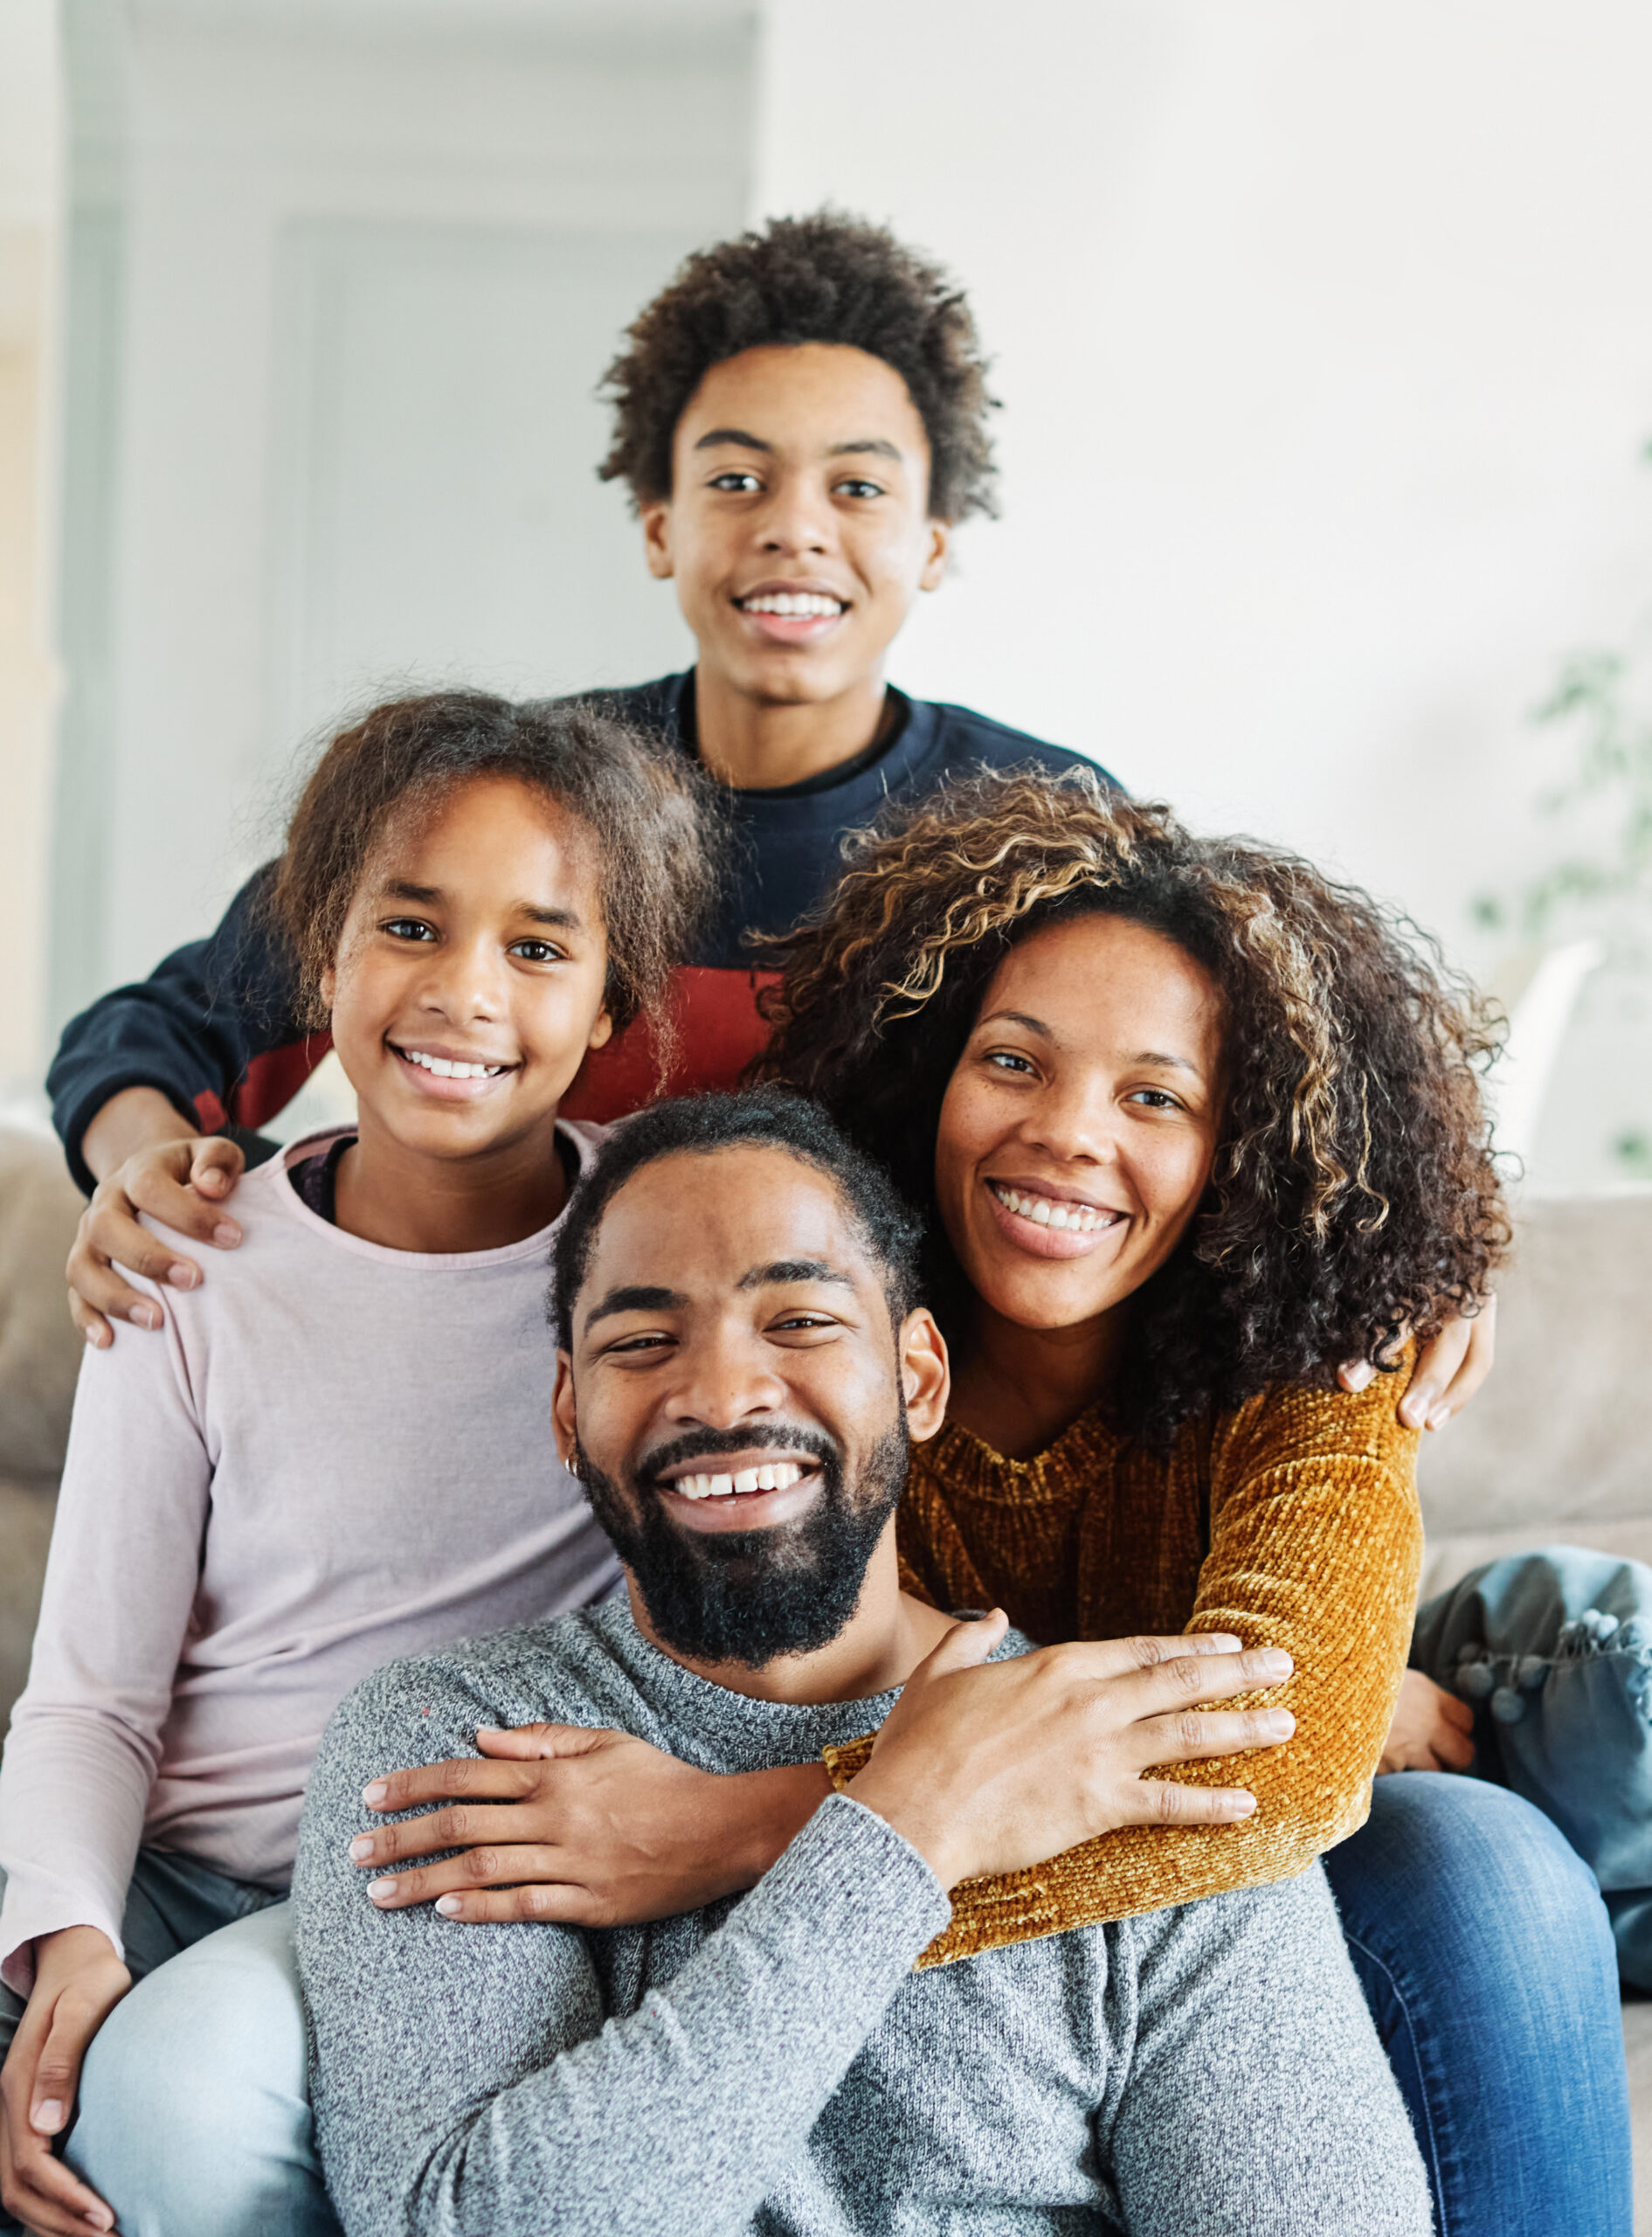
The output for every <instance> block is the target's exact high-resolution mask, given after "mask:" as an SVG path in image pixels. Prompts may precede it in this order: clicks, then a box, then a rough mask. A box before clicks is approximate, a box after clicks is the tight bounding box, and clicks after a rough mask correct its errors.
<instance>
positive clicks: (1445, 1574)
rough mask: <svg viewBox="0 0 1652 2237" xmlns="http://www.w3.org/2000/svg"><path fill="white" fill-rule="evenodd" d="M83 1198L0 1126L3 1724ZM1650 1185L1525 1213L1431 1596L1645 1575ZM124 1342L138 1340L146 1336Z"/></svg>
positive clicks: (1642, 2158)
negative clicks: (1506, 1566)
mask: <svg viewBox="0 0 1652 2237" xmlns="http://www.w3.org/2000/svg"><path fill="white" fill-rule="evenodd" d="M79 1209H80V1199H79V1194H78V1193H77V1191H76V1190H75V1189H74V1188H73V1186H72V1184H71V1183H70V1182H69V1181H68V1180H67V1178H66V1175H65V1174H64V1171H63V1167H62V1161H61V1159H60V1157H59V1154H58V1152H57V1149H56V1146H55V1145H54V1144H52V1142H51V1141H49V1140H47V1139H44V1138H42V1137H39V1136H38V1135H30V1134H25V1133H24V1132H20V1131H16V1130H13V1131H4V1130H0V1717H3V1715H5V1714H7V1713H8V1709H9V1704H10V1700H11V1699H12V1698H13V1696H14V1695H15V1693H17V1690H18V1689H19V1688H20V1686H21V1685H22V1683H23V1679H24V1672H25V1670H26V1667H27V1659H28V1638H29V1632H30V1629H31V1625H32V1624H33V1620H34V1609H35V1603H36V1601H37V1599H38V1592H39V1577H40V1569H41V1565H42V1563H43V1562H44V1559H45V1542H46V1538H47V1534H48V1532H49V1530H50V1527H51V1502H52V1486H53V1483H54V1481H55V1476H56V1472H57V1469H58V1466H59V1463H60V1460H61V1457H62V1451H63V1439H64V1437H65V1435H66V1429H67V1423H68V1412H69V1402H70V1397H71V1394H72V1391H73V1382H74V1376H75V1374H76V1371H77V1368H78V1366H79V1338H78V1337H77V1336H76V1334H75V1333H74V1331H73V1327H72V1326H71V1324H70V1322H69V1319H68V1316H67V1313H66V1310H65V1307H64V1303H63V1284H62V1267H63V1260H64V1256H65V1253H66V1250H67V1249H68V1244H69V1239H70V1236H71V1235H72V1234H73V1228H74V1222H75V1220H76V1219H77V1218H78V1217H79ZM1649 1265H1652V1189H1649V1190H1647V1191H1645V1192H1644V1193H1642V1194H1638V1195H1623V1196H1614V1197H1610V1198H1599V1199H1592V1200H1587V1201H1577V1202H1564V1201H1556V1202H1547V1203H1539V1204H1535V1205H1533V1206H1531V1207H1530V1208H1529V1209H1527V1211H1526V1212H1525V1214H1524V1216H1523V1218H1522V1221H1521V1224H1520V1236H1519V1249H1518V1255H1517V1260H1516V1263H1515V1264H1514V1266H1513V1267H1512V1268H1511V1269H1510V1271H1509V1273H1508V1275H1507V1277H1506V1278H1505V1280H1504V1282H1503V1294H1502V1301H1501V1308H1500V1314H1499V1327H1498V1333H1497V1368H1496V1374H1495V1375H1494V1376H1493V1378H1492V1381H1491V1382H1490V1384H1489V1385H1488V1387H1487V1390H1486V1393H1485V1395H1484V1396H1483V1397H1482V1398H1481V1399H1480V1401H1479V1402H1477V1403H1476V1405H1475V1406H1474V1407H1473V1409H1471V1410H1470V1411H1469V1413H1468V1414H1467V1415H1465V1416H1463V1418H1462V1420H1461V1421H1460V1422H1458V1423H1455V1424H1454V1426H1453V1427H1451V1428H1450V1429H1448V1430H1445V1431H1444V1432H1443V1433H1442V1434H1441V1436H1439V1437H1431V1438H1429V1439H1427V1442H1426V1449H1425V1452H1424V1458H1423V1469H1422V1487H1423V1506H1424V1511H1425V1513H1426V1515H1427V1525H1428V1555H1427V1569H1426V1571H1425V1576H1424V1590H1425V1592H1431V1591H1434V1590H1437V1589H1440V1588H1441V1586H1443V1585H1446V1584H1448V1583H1452V1582H1453V1581H1454V1580H1455V1578H1457V1577H1459V1576H1462V1574H1463V1573H1464V1571H1465V1570H1467V1569H1471V1568H1473V1567H1474V1566H1475V1565H1476V1563H1477V1562H1483V1561H1489V1560H1490V1559H1492V1558H1493V1557H1494V1556H1496V1555H1498V1554H1501V1553H1505V1552H1511V1551H1514V1550H1516V1549H1517V1548H1522V1547H1527V1546H1534V1545H1540V1544H1542V1543H1544V1542H1545V1541H1555V1540H1565V1541H1569V1542H1571V1543H1573V1544H1581V1545H1586V1546H1592V1547H1595V1548H1599V1549H1600V1550H1601V1551H1602V1552H1607V1553H1625V1554H1633V1555H1636V1556H1638V1557H1639V1558H1640V1559H1641V1560H1642V1561H1648V1562H1652V1373H1649V1371H1648V1364H1647V1363H1648V1361H1649V1358H1652V1278H1649V1273H1648V1271H1647V1270H1648V1268H1649ZM124 1340H126V1341H132V1342H137V1341H145V1340H147V1339H144V1338H142V1337H139V1336H137V1335H136V1334H135V1333H134V1334H132V1335H129V1336H128V1337H127V1338H125V1339H124ZM1625 2026H1626V2032H1627V2034H1628V2045H1629V2056H1630V2071H1631V2078H1632V2081H1633V2083H1634V2086H1635V2101H1636V2104H1635V2109H1636V2116H1637V2123H1636V2125H1637V2145H1638V2146H1639V2149H1638V2150H1637V2154H1636V2157H1637V2164H1638V2166H1639V2167H1640V2169H1641V2171H1642V2182H1641V2194H1640V2195H1638V2196H1637V2200H1636V2209H1637V2210H1636V2223H1635V2226H1636V2228H1637V2230H1638V2231H1641V2232H1642V2233H1643V2234H1644V2237H1652V2002H1647V2003H1636V2004H1632V2005H1628V2006H1626V2009H1625Z"/></svg>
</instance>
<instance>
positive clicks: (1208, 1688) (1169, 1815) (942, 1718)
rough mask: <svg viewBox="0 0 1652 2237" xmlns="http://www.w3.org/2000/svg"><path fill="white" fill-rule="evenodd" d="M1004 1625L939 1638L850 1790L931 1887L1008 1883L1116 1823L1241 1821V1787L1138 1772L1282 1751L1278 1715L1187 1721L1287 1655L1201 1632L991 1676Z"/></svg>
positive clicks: (1272, 1670) (1246, 1809)
mask: <svg viewBox="0 0 1652 2237" xmlns="http://www.w3.org/2000/svg"><path fill="white" fill-rule="evenodd" d="M1008 1621H1009V1619H1008V1617H1006V1615H1005V1613H1004V1611H1003V1610H1002V1609H994V1610H993V1611H992V1614H991V1615H990V1616H988V1617H985V1619H983V1620H982V1621H980V1622H978V1623H963V1624H955V1625H954V1626H953V1628H952V1630H951V1631H949V1632H948V1633H947V1635H946V1637H945V1638H944V1639H943V1640H942V1641H941V1643H940V1645H938V1646H937V1648H936V1649H935V1650H934V1652H932V1653H931V1654H930V1655H928V1656H927V1657H926V1658H925V1659H924V1660H923V1661H922V1662H921V1663H920V1664H919V1665H918V1666H917V1668H916V1670H915V1671H914V1672H913V1673H912V1675H911V1677H910V1678H909V1679H908V1680H907V1683H906V1686H905V1688H904V1690H903V1691H902V1695H901V1698H900V1700H898V1701H897V1702H896V1704H895V1707H894V1709H893V1711H892V1712H891V1713H890V1715H889V1718H888V1722H887V1723H886V1724H885V1725H884V1727H883V1728H882V1730H881V1732H880V1733H879V1735H878V1737H877V1742H876V1744H875V1745H874V1749H873V1750H872V1756H871V1759H870V1761H869V1762H868V1763H867V1765H866V1767H865V1769H864V1770H862V1771H861V1773H860V1775H859V1776H858V1777H857V1778H856V1779H855V1781H854V1788H853V1792H854V1798H855V1800H856V1801H857V1802H864V1803H865V1804H867V1807H868V1808H869V1809H873V1810H875V1811H878V1813H879V1815H880V1816H881V1817H884V1818H888V1821H889V1823H890V1824H891V1825H893V1826H894V1827H895V1830H896V1832H900V1833H902V1834H903V1835H904V1836H905V1837H906V1839H908V1840H909V1841H910V1842H911V1844H912V1846H914V1847H915V1848H916V1850H917V1851H918V1852H919V1853H920V1854H921V1855H923V1857H925V1858H926V1859H927V1860H928V1861H929V1863H930V1866H931V1867H932V1868H933V1870H934V1872H935V1873H936V1876H937V1878H938V1879H939V1880H940V1881H941V1884H942V1886H943V1887H956V1886H957V1883H958V1881H959V1880H972V1879H977V1878H978V1877H980V1876H981V1875H983V1874H985V1873H1000V1872H1019V1871H1021V1870H1022V1869H1024V1868H1025V1867H1026V1866H1028V1865H1033V1864H1039V1863H1041V1862H1042V1861H1043V1860H1044V1859H1045V1858H1046V1857H1051V1856H1054V1855H1056V1854H1058V1853H1060V1852H1061V1850H1063V1849H1068V1848H1073V1847H1075V1846H1077V1844H1078V1843H1079V1842H1081V1841H1086V1840H1090V1839H1094V1838H1095V1837H1096V1835H1097V1834H1101V1833H1109V1832H1115V1831H1116V1829H1117V1828H1118V1827H1120V1826H1122V1825H1233V1824H1235V1823H1237V1822H1238V1821H1239V1820H1240V1819H1241V1818H1248V1817H1249V1816H1250V1814H1251V1812H1252V1811H1254V1810H1255V1806H1256V1805H1255V1799H1254V1797H1252V1796H1250V1795H1248V1794H1247V1793H1246V1792H1245V1791H1244V1790H1242V1789H1240V1788H1233V1787H1205V1786H1182V1785H1179V1784H1177V1783H1174V1782H1173V1781H1171V1780H1167V1779H1151V1778H1148V1777H1147V1776H1145V1774H1146V1773H1147V1772H1148V1771H1149V1770H1151V1769H1152V1768H1153V1767H1154V1766H1155V1765H1157V1764H1160V1763H1194V1762H1199V1761H1203V1760H1206V1759H1207V1758H1209V1757H1211V1756H1236V1755H1239V1754H1240V1753H1241V1752H1242V1751H1243V1750H1245V1749H1253V1748H1274V1747H1277V1746H1278V1745H1279V1743H1280V1742H1282V1741H1284V1740H1289V1737H1290V1735H1291V1734H1292V1733H1293V1732H1294V1731H1295V1729H1296V1719H1295V1718H1294V1717H1293V1716H1292V1715H1291V1714H1290V1712H1289V1709H1283V1708H1266V1707H1252V1708H1246V1709H1234V1710H1223V1711H1219V1712H1214V1713H1211V1712H1206V1711H1204V1710H1201V1708H1200V1707H1199V1704H1200V1703H1202V1702H1205V1701H1217V1700H1230V1699H1231V1698H1232V1697H1233V1695H1234V1694H1235V1693H1253V1692H1255V1691H1257V1690H1259V1689H1264V1688H1267V1687H1268V1686H1278V1685H1281V1684H1282V1683H1283V1681H1284V1680H1285V1679H1287V1678H1289V1675H1290V1673H1291V1661H1290V1657H1289V1655H1288V1654H1286V1653H1284V1652H1282V1651H1281V1650H1280V1649H1279V1648H1277V1647H1268V1648H1260V1649H1251V1650H1246V1649H1243V1648H1241V1644H1240V1642H1239V1640H1238V1639H1236V1638H1233V1637H1232V1636H1231V1635H1230V1634H1224V1633H1220V1632H1206V1633H1192V1634H1190V1635H1189V1636H1187V1637H1185V1638H1134V1639H1103V1640H1101V1641H1096V1642H1089V1641H1086V1642H1081V1643H1078V1644H1076V1645H1069V1646H1047V1647H1040V1649H1039V1650H1038V1651H1037V1652H1035V1653H1033V1654H1026V1655H1018V1656H1017V1657H1016V1658H1015V1659H1013V1660H1011V1661H1005V1662H998V1663H993V1664H991V1665H990V1666H989V1665H988V1664H987V1662H986V1658H987V1656H988V1655H989V1654H990V1653H991V1652H992V1649H993V1648H994V1647H995V1646H996V1645H998V1643H999V1640H1000V1639H1001V1638H1003V1636H1004V1633H1005V1631H1006V1628H1007V1626H1008Z"/></svg>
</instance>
